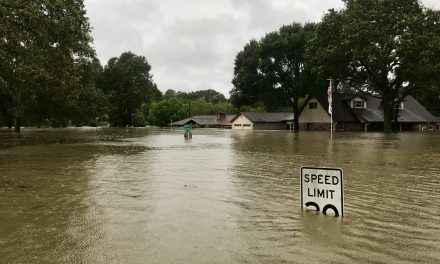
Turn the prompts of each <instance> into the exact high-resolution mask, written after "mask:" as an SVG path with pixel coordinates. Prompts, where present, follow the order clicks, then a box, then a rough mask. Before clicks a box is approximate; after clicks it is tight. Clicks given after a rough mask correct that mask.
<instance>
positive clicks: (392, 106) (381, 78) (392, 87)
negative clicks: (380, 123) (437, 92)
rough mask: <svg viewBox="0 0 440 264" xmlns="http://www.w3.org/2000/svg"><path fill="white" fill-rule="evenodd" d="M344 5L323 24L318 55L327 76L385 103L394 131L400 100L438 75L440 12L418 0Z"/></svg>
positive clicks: (387, 124)
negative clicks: (427, 7)
mask: <svg viewBox="0 0 440 264" xmlns="http://www.w3.org/2000/svg"><path fill="white" fill-rule="evenodd" d="M344 2H345V6H346V7H345V9H344V10H341V11H334V10H332V11H330V12H329V13H328V14H326V15H325V17H324V19H323V21H322V22H321V23H320V25H319V27H318V32H317V35H316V39H315V40H314V42H315V45H316V44H317V45H318V46H319V47H318V48H317V49H316V53H315V54H316V56H317V57H318V58H319V59H320V60H321V63H322V64H323V65H326V70H327V73H330V74H331V72H333V76H332V75H330V76H329V77H336V78H338V77H339V78H341V79H343V82H345V83H346V84H347V85H349V86H351V87H354V88H356V89H357V90H359V91H362V92H365V93H368V94H370V95H373V96H377V97H380V98H381V100H382V109H383V112H384V131H385V132H391V130H392V120H393V119H397V113H398V111H397V109H398V105H399V103H400V101H401V100H402V99H403V98H404V97H405V96H407V95H408V94H411V93H414V92H415V91H417V90H420V89H423V88H424V87H425V88H426V86H427V85H430V84H432V80H433V78H436V77H433V76H438V75H439V60H438V54H439V53H438V51H439V47H440V42H439V34H438V33H439V29H438V28H439V26H438V25H439V24H438V22H439V19H438V13H437V14H436V13H435V12H432V11H430V10H428V9H423V8H422V7H421V5H420V3H419V1H418V0H345V1H344ZM329 28H331V30H328V29H329ZM433 55H436V56H433ZM338 62H339V63H338ZM332 68H333V71H332ZM344 72H345V74H344Z"/></svg>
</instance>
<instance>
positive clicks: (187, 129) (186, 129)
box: [183, 124, 192, 131]
mask: <svg viewBox="0 0 440 264" xmlns="http://www.w3.org/2000/svg"><path fill="white" fill-rule="evenodd" d="M183 128H184V129H185V131H191V130H192V125H191V124H185V125H184V126H183Z"/></svg>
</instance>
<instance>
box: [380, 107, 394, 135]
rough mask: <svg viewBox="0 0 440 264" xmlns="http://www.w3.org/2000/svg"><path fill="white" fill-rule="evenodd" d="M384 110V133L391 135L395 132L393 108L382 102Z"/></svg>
mask: <svg viewBox="0 0 440 264" xmlns="http://www.w3.org/2000/svg"><path fill="white" fill-rule="evenodd" d="M382 104H383V105H382V108H383V132H385V133H391V132H392V130H393V127H392V120H393V111H392V110H393V108H392V106H391V105H390V104H389V103H388V102H386V101H385V100H384V101H383V102H382Z"/></svg>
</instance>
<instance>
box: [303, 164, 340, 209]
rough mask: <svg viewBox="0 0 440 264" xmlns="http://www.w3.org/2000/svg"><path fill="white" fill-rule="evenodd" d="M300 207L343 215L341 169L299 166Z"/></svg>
mask: <svg viewBox="0 0 440 264" xmlns="http://www.w3.org/2000/svg"><path fill="white" fill-rule="evenodd" d="M301 208H302V209H312V208H313V210H315V211H318V212H321V211H322V212H323V213H324V214H327V213H328V212H331V211H333V213H334V215H335V216H343V215H344V189H343V173H342V169H332V168H315V167H301Z"/></svg>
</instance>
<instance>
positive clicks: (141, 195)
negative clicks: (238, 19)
mask: <svg viewBox="0 0 440 264" xmlns="http://www.w3.org/2000/svg"><path fill="white" fill-rule="evenodd" d="M301 166H324V167H337V168H342V169H343V171H344V180H345V182H344V192H345V193H344V196H345V208H344V210H345V216H344V218H335V217H332V216H324V215H317V214H315V213H314V212H309V211H302V210H301V205H300V179H299V177H300V176H299V174H300V168H301ZM439 190H440V133H430V132H427V133H400V134H393V135H384V134H381V133H335V134H334V135H333V139H330V134H329V133H325V132H300V133H298V134H294V133H292V132H289V131H279V132H275V131H267V132H260V131H254V132H249V131H232V130H217V129H195V130H194V131H193V138H192V139H191V140H184V138H183V131H182V130H169V129H153V128H150V129H122V130H115V129H109V128H104V129H64V130H56V129H48V130H32V129H25V130H24V131H23V133H22V134H20V135H15V134H14V133H12V132H7V131H6V130H2V131H0V258H1V260H0V262H1V263H415V262H424V263H440V206H439V204H440V191H439Z"/></svg>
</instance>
